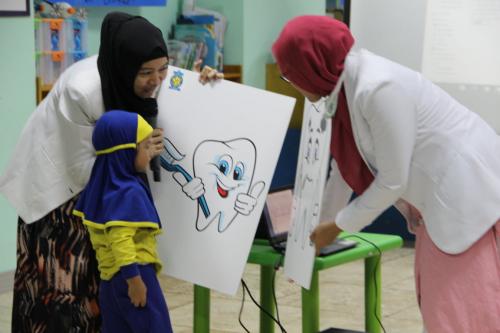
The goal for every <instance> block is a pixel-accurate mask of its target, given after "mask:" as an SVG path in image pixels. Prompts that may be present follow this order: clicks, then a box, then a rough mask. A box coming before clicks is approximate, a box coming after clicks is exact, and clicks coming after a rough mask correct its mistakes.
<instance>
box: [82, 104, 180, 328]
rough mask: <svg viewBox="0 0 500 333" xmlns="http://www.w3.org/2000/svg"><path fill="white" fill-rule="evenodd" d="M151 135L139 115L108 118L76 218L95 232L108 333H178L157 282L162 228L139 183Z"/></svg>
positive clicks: (101, 124) (101, 125) (96, 137)
mask: <svg viewBox="0 0 500 333" xmlns="http://www.w3.org/2000/svg"><path fill="white" fill-rule="evenodd" d="M152 132H153V129H152V128H151V126H150V125H149V124H148V123H147V122H146V121H145V120H144V119H143V118H142V117H141V116H140V115H138V114H135V113H129V112H125V111H109V112H106V113H104V115H103V116H102V117H101V118H100V119H99V120H98V121H97V123H96V126H95V129H94V133H93V136H92V143H93V145H94V147H95V149H96V154H97V158H96V161H95V164H94V167H93V169H92V174H91V176H90V180H89V182H88V184H87V186H86V187H85V189H84V190H83V192H82V193H81V195H80V199H79V200H78V202H77V204H76V206H75V209H74V211H73V214H75V215H77V216H80V217H81V218H82V219H83V223H84V224H85V225H86V226H87V227H88V229H89V233H90V240H91V242H92V246H93V247H94V249H95V251H96V256H97V261H98V265H99V271H100V274H101V279H102V281H101V285H100V292H99V303H100V306H101V314H102V318H103V327H102V331H103V333H107V332H110V333H115V332H120V333H126V332H134V333H135V332H138V333H139V332H140V333H143V332H158V333H159V332H161V333H166V332H172V327H171V324H170V317H169V314H168V309H167V304H166V303H165V299H164V297H163V293H162V291H161V288H160V284H159V282H158V279H157V277H156V274H157V273H158V272H159V271H160V269H161V262H160V260H159V258H158V254H157V251H156V240H155V236H156V235H157V234H158V233H159V232H160V229H161V223H160V219H159V217H158V213H157V211H156V208H155V206H154V203H153V199H152V196H151V192H150V191H149V189H148V187H147V185H146V184H145V183H144V181H143V180H142V179H141V177H140V176H139V173H141V172H144V171H145V170H146V168H147V166H148V163H149V161H150V159H151V154H152V147H150V138H151V134H152Z"/></svg>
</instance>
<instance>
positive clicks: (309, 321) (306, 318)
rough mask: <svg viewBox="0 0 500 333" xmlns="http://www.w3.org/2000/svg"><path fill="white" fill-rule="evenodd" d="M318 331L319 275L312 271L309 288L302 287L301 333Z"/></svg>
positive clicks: (315, 332)
mask: <svg viewBox="0 0 500 333" xmlns="http://www.w3.org/2000/svg"><path fill="white" fill-rule="evenodd" d="M317 332H319V276H318V271H313V275H312V278H311V288H310V289H309V290H307V289H305V288H302V333H317Z"/></svg>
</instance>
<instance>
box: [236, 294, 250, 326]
mask: <svg viewBox="0 0 500 333" xmlns="http://www.w3.org/2000/svg"><path fill="white" fill-rule="evenodd" d="M241 291H242V292H243V297H242V298H241V307H240V314H239V315H238V321H239V322H240V325H241V327H242V328H243V329H244V330H245V332H247V333H250V331H249V330H248V329H247V328H246V326H245V325H243V321H242V320H241V315H242V314H243V306H244V305H245V288H241Z"/></svg>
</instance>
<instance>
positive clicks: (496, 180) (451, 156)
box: [272, 16, 500, 333]
mask: <svg viewBox="0 0 500 333" xmlns="http://www.w3.org/2000/svg"><path fill="white" fill-rule="evenodd" d="M353 45H354V38H353V36H352V35H351V33H350V31H349V29H348V28H347V26H346V25H345V24H343V23H342V22H340V21H337V20H334V19H332V18H329V17H324V16H301V17H297V18H295V19H292V20H291V21H289V22H288V23H287V24H286V25H285V27H284V28H283V31H282V32H281V34H280V36H279V37H278V39H277V40H276V42H275V43H274V45H273V49H272V51H273V54H274V56H275V58H276V61H277V63H278V66H279V68H280V71H281V73H282V75H283V77H284V78H286V79H287V80H288V81H290V83H291V84H292V85H293V86H294V87H295V88H296V89H297V90H298V91H300V92H301V93H302V94H303V95H304V96H305V97H306V98H308V99H309V100H310V101H311V102H313V103H315V102H317V103H325V108H326V110H327V112H329V113H330V114H332V113H334V116H333V118H332V122H333V123H332V138H331V146H330V150H331V154H332V156H333V160H332V171H331V173H330V177H329V180H328V182H327V185H326V191H325V198H324V200H323V207H322V220H323V221H324V222H325V223H322V224H320V225H319V226H318V227H317V228H316V229H315V230H314V231H313V232H312V234H311V239H312V241H313V242H314V243H315V246H316V249H317V250H318V249H319V248H321V247H323V246H325V245H327V244H329V243H330V242H331V241H333V240H334V239H335V238H336V237H337V235H338V234H339V232H340V231H341V230H345V231H349V232H356V231H359V230H361V229H362V228H363V227H365V226H367V225H369V224H370V223H372V222H373V220H375V219H376V218H377V216H379V215H380V214H381V213H382V212H383V211H385V210H386V209H387V208H389V207H390V206H391V205H394V204H396V206H397V207H398V208H399V209H400V210H402V211H403V212H404V213H405V217H407V220H410V221H409V222H411V225H412V229H413V231H414V232H415V233H416V238H417V241H416V251H415V276H416V279H415V280H416V288H417V294H418V295H417V296H418V302H419V305H420V308H421V312H422V317H423V320H424V324H425V327H426V329H427V331H428V332H439V333H447V332H497V331H500V315H499V312H498V311H499V309H500V256H499V254H500V252H499V250H498V249H499V245H498V238H499V235H500V221H499V218H500V153H499V152H500V138H499V137H498V135H497V134H496V133H495V131H494V130H493V129H492V128H491V127H490V126H489V125H488V124H486V123H485V122H484V121H483V120H482V119H481V118H480V117H479V116H478V115H477V114H475V113H473V112H471V111H469V110H468V109H467V108H466V107H464V106H463V105H461V104H459V103H458V102H457V101H455V100H454V99H453V98H452V97H450V96H449V95H448V94H447V93H445V92H444V91H443V90H441V89H440V88H439V87H437V86H436V85H434V84H433V83H432V82H430V81H429V80H427V79H425V78H424V77H423V76H422V75H421V74H420V73H417V72H414V71H412V70H410V69H408V68H405V67H403V66H401V65H399V64H396V63H393V62H391V61H389V60H387V59H384V58H382V57H379V56H377V55H374V54H372V53H370V52H368V51H366V50H353ZM335 88H337V89H335ZM352 191H354V192H355V193H356V194H357V195H358V196H357V197H356V199H354V200H352V201H351V202H349V203H348V200H349V198H350V195H351V193H352Z"/></svg>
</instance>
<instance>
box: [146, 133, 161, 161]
mask: <svg viewBox="0 0 500 333" xmlns="http://www.w3.org/2000/svg"><path fill="white" fill-rule="evenodd" d="M164 147H165V146H164V145H163V128H155V129H154V130H153V135H152V136H151V139H150V145H149V156H150V157H151V158H153V157H155V156H159V155H160V154H161V152H162V151H163V148H164Z"/></svg>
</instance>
